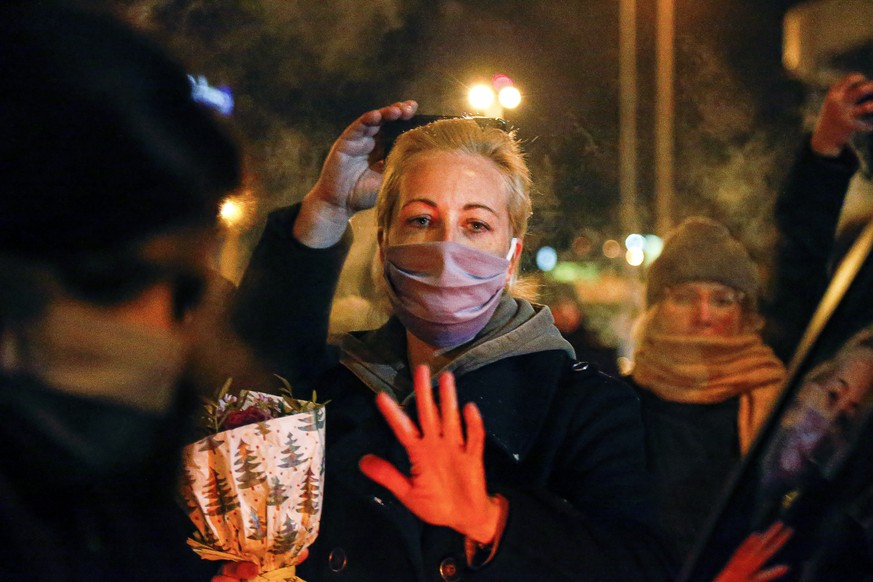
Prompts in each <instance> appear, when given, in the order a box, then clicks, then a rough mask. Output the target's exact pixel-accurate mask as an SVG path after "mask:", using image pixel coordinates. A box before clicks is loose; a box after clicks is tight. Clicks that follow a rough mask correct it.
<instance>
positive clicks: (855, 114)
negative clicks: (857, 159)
mask: <svg viewBox="0 0 873 582" xmlns="http://www.w3.org/2000/svg"><path fill="white" fill-rule="evenodd" d="M865 99H871V100H869V101H867V100H865ZM870 115H873V81H870V80H869V79H867V78H866V77H865V76H864V75H862V74H860V73H852V74H850V75H846V76H845V77H843V78H842V79H840V80H839V81H837V82H836V83H834V84H833V85H832V86H831V88H830V90H828V94H827V97H825V101H824V104H823V105H822V108H821V112H820V113H819V117H818V122H817V123H816V126H815V131H813V133H812V138H811V140H810V146H811V147H812V151H814V152H815V153H817V154H818V155H820V156H824V157H828V158H836V157H837V156H839V155H840V154H841V153H842V152H843V149H844V148H845V147H846V144H848V143H849V140H850V139H851V138H852V135H854V134H855V132H864V133H867V132H871V131H873V120H871V118H870V117H869V116H870Z"/></svg>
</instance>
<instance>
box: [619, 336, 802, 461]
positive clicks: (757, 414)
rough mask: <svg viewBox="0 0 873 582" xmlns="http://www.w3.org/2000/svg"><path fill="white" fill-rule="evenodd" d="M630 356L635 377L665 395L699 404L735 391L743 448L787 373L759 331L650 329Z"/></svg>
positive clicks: (661, 395) (746, 449)
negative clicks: (705, 333) (703, 333)
mask: <svg viewBox="0 0 873 582" xmlns="http://www.w3.org/2000/svg"><path fill="white" fill-rule="evenodd" d="M634 360H635V364H634V371H633V379H634V381H635V382H636V383H637V384H638V385H639V386H640V387H641V388H643V389H645V390H649V391H650V392H653V393H654V394H656V395H657V396H658V397H660V398H662V399H663V400H669V401H672V402H688V403H700V404H703V403H715V402H723V401H725V400H727V399H728V398H732V397H734V396H739V397H740V410H739V417H738V419H737V427H738V432H739V437H740V451H741V452H742V453H743V454H745V453H746V452H747V451H748V450H749V447H750V446H751V444H752V441H753V440H754V437H755V435H756V434H757V432H758V430H759V429H760V428H761V426H762V425H763V424H764V422H765V421H766V420H767V415H768V413H769V412H770V409H771V408H772V406H773V404H774V403H775V402H776V399H777V397H778V396H779V393H780V391H781V388H782V382H783V380H784V379H785V366H783V365H782V362H780V361H779V359H778V358H777V357H776V356H775V355H774V354H773V351H772V350H771V349H770V348H769V347H767V346H765V345H764V344H763V342H762V341H761V336H760V335H758V334H757V333H745V334H742V335H739V336H733V337H699V336H677V335H666V334H660V333H657V332H652V331H649V332H648V333H646V334H645V335H644V337H643V338H642V341H641V342H640V345H639V347H638V348H637V351H636V354H635V356H634Z"/></svg>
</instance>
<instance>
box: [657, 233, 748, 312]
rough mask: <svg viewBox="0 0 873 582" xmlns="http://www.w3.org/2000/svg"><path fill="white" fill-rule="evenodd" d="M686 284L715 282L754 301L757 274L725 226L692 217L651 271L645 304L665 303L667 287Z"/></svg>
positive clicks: (670, 240) (673, 235)
mask: <svg viewBox="0 0 873 582" xmlns="http://www.w3.org/2000/svg"><path fill="white" fill-rule="evenodd" d="M685 281H714V282H716V283H721V284H722V285H727V286H728V287H732V288H734V289H737V290H738V291H742V292H743V293H745V294H746V296H748V297H751V298H752V299H753V300H754V299H755V298H756V297H757V294H758V272H757V269H756V267H755V263H754V262H752V259H751V257H750V256H749V252H748V251H747V250H746V248H745V247H744V246H743V244H742V243H741V242H740V241H738V240H737V239H735V238H734V237H733V236H732V235H731V233H730V232H729V231H728V229H727V228H725V227H724V225H722V224H720V223H718V222H715V221H714V220H711V219H709V218H704V217H702V216H693V217H691V218H688V219H686V220H685V221H684V222H683V223H682V224H680V225H679V226H677V227H676V228H675V229H673V230H672V231H671V232H670V233H669V234H668V235H667V236H666V237H665V239H664V249H663V251H661V255H660V256H659V257H658V258H657V259H655V261H654V262H653V263H652V265H651V266H650V267H649V271H648V275H647V284H646V304H647V305H649V306H651V305H655V304H656V303H659V302H660V301H661V300H662V299H664V294H665V293H666V290H667V288H668V287H672V286H673V285H677V284H679V283H682V282H685Z"/></svg>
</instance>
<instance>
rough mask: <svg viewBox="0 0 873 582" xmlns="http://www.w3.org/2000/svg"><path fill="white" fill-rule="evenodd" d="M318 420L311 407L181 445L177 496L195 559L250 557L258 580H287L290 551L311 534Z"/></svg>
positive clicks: (320, 437)
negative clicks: (187, 522) (190, 526)
mask: <svg viewBox="0 0 873 582" xmlns="http://www.w3.org/2000/svg"><path fill="white" fill-rule="evenodd" d="M264 396H267V397H270V396H269V395H260V397H264ZM324 420H325V410H324V407H323V406H318V407H317V408H315V409H313V410H311V411H308V412H297V413H293V414H290V415H289V416H283V417H280V418H274V419H271V420H265V421H262V422H257V423H254V424H248V425H245V426H241V427H239V428H235V429H233V430H226V431H224V432H220V433H217V434H214V435H210V436H208V437H206V438H204V439H201V440H199V441H197V442H196V443H194V444H192V445H188V446H187V447H185V449H184V452H183V463H184V472H183V476H182V483H181V494H182V498H183V500H184V503H185V508H186V510H187V512H188V516H189V517H190V518H191V521H192V522H193V523H194V525H195V526H196V527H197V534H195V536H194V538H195V539H189V540H188V543H189V545H191V546H192V548H194V550H195V551H196V552H197V553H198V554H200V556H201V557H202V558H204V559H211V560H234V561H248V562H254V563H256V564H258V566H259V567H260V571H261V572H262V577H261V578H259V579H263V580H266V579H292V580H293V579H295V578H294V575H293V566H294V565H295V564H296V562H297V557H298V555H299V554H300V552H301V551H302V550H303V548H306V547H307V546H309V545H310V544H311V543H312V542H313V541H314V540H315V538H316V536H317V535H318V524H319V519H320V517H321V506H322V482H323V479H324V426H325V422H324ZM271 571H277V572H276V573H277V574H278V573H279V572H278V571H281V572H282V575H281V576H278V577H276V576H269V573H270V572H271Z"/></svg>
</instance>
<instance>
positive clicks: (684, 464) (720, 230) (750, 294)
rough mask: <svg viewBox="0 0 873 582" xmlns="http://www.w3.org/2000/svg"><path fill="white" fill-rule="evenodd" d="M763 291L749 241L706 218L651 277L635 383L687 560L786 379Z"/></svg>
mask: <svg viewBox="0 0 873 582" xmlns="http://www.w3.org/2000/svg"><path fill="white" fill-rule="evenodd" d="M758 289H759V282H758V273H757V267H756V265H755V263H754V262H753V261H752V259H751V258H750V256H749V253H748V251H747V250H746V249H745V247H744V246H743V245H742V243H741V242H740V241H738V240H737V239H736V238H734V237H733V236H732V235H731V234H730V232H729V231H728V229H727V228H725V227H724V226H723V225H721V224H720V223H718V222H715V221H713V220H710V219H707V218H702V217H693V218H689V219H687V220H686V221H684V222H683V223H682V224H680V225H679V226H678V227H677V228H676V229H675V230H674V231H673V232H671V233H670V234H669V235H668V236H667V237H666V239H665V242H664V249H663V251H662V253H661V255H660V256H659V257H658V258H657V259H656V260H655V261H654V262H653V263H652V265H651V267H650V268H649V271H648V274H647V282H646V304H647V305H646V311H645V313H644V314H643V316H642V318H641V320H640V322H639V325H638V329H637V332H638V333H637V338H636V339H637V345H636V350H635V354H634V368H633V372H632V374H631V376H630V377H629V378H627V380H628V381H629V383H630V384H631V385H632V386H634V387H635V388H636V390H637V392H638V394H639V396H640V401H641V409H642V415H643V423H644V425H645V427H646V449H647V450H646V453H647V459H648V463H649V469H650V471H651V472H652V474H653V477H654V481H655V487H656V498H657V502H658V511H659V516H660V520H661V524H662V527H663V528H664V529H665V531H666V532H667V533H668V535H669V536H670V537H671V538H672V539H673V541H674V543H675V547H676V549H677V551H678V552H679V557H680V558H684V557H686V556H687V554H688V552H689V551H690V550H691V549H692V547H693V544H694V542H695V540H696V536H697V534H698V532H699V530H700V528H701V526H702V525H703V524H704V523H705V520H706V518H707V515H708V513H709V511H710V510H711V508H712V507H713V506H714V504H715V503H716V501H717V500H718V495H719V493H720V491H721V488H722V487H723V486H724V483H725V482H726V480H727V477H728V474H729V473H730V471H731V469H732V468H733V467H734V465H735V464H736V463H737V462H738V461H739V460H740V459H741V457H742V455H743V454H745V453H746V452H747V451H748V450H749V447H750V445H751V443H752V441H753V439H754V437H755V434H756V433H757V431H758V430H759V429H760V428H761V426H762V425H763V423H764V422H765V420H766V418H767V415H768V413H769V411H770V409H771V407H772V405H773V404H774V403H775V401H776V398H777V396H778V394H779V391H780V388H781V383H782V381H783V379H784V376H785V368H784V366H783V364H782V362H781V361H779V359H778V358H776V356H775V355H774V354H773V352H772V350H771V349H770V348H769V347H767V346H765V345H764V344H763V342H762V340H761V335H760V329H761V327H762V323H763V320H762V318H761V317H760V316H759V315H758V312H757V297H758Z"/></svg>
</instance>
